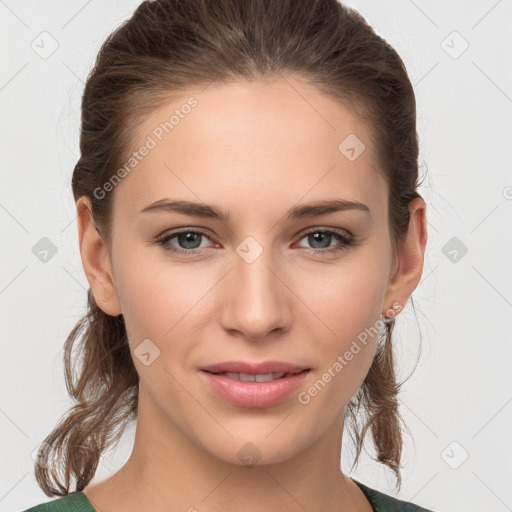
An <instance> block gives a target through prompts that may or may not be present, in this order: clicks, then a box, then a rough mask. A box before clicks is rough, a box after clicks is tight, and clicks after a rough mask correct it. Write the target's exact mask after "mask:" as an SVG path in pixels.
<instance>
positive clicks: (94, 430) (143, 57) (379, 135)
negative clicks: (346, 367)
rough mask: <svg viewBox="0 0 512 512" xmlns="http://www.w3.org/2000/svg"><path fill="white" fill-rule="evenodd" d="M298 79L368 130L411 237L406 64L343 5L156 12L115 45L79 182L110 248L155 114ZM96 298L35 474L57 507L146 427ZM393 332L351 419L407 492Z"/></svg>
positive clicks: (91, 87) (139, 15) (159, 7)
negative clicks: (210, 91) (128, 174)
mask: <svg viewBox="0 0 512 512" xmlns="http://www.w3.org/2000/svg"><path fill="white" fill-rule="evenodd" d="M287 75H288V76H294V77H298V78H302V79H303V80H305V81H306V82H307V83H309V84H310V85H313V86H315V87H316V88H317V89H318V90H320V91H322V92H324V93H326V94H328V95H330V96H331V97H332V98H334V99H336V100H339V101H340V102H342V103H343V104H344V105H345V106H346V107H347V108H350V109H352V110H353V111H354V112H355V114H357V115H359V116H360V118H361V119H362V120H363V121H364V123H365V126H366V127H367V129H368V132H369V137H370V140H369V141H368V142H369V143H371V145H372V148H373V149H374V150H375V154H376V156H377V161H378V169H375V170H376V172H379V173H381V174H382V176H383V177H384V178H385V182H386V184H387V186H388V198H389V199H388V210H389V216H388V226H389V232H390V238H391V240H392V243H393V244H394V246H395V247H396V246H397V244H398V242H399V241H400V240H401V239H402V238H403V237H404V236H405V235H406V233H407V229H408V224H409V210H408V206H409V203H410V202H411V201H412V200H413V199H414V198H416V197H420V195H419V193H418V192H417V187H418V186H419V181H418V162H417V159H418V140H417V134H416V103H415V97H414V91H413V88H412V85H411V83H410V80H409V78H408V75H407V72H406V69H405V66H404V64H403V62H402V60H401V59H400V57H399V55H398V54H397V53H396V51H395V50H394V49H393V48H392V47H391V46H390V45H388V43H387V42H386V41H385V40H384V39H382V38H381V37H379V36H378V35H377V34H376V33H375V31H374V30H373V29H372V28H371V27H370V26H369V25H368V24H367V23H366V21H365V20H364V18H363V17H362V16H361V15H360V14H359V13H358V12H357V11H355V10H353V9H350V8H348V7H346V6H344V5H342V4H341V3H339V2H338V1H336V0H154V1H145V2H142V3H141V5H140V6H139V7H138V8H137V10H136V11H135V13H134V14H133V16H132V17H131V18H130V19H129V20H127V21H125V22H124V23H123V24H122V25H121V26H120V27H119V28H117V29H116V30H115V31H114V32H113V33H112V34H110V35H109V36H108V38H107V39H106V41H105V42H104V43H103V45H102V46H101V49H100V51H99V53H98V56H97V58H96V62H95V65H94V68H93V69H92V71H91V72H90V74H89V76H88V77H87V81H86V84H85V89H84V93H83V97H82V119H81V121H82V122H81V132H80V159H79V160H78V162H77V164H76V166H75V169H74V172H73V177H72V188H73V195H74V198H75V201H77V200H78V199H79V198H80V197H82V196H87V197H88V198H90V200H91V206H92V212H91V213H92V214H93V217H94V220H95V222H96V225H97V226H98V228H99V233H101V234H102V236H103V237H104V239H105V242H106V243H107V244H108V243H109V241H110V240H111V224H112V196H113V193H111V190H112V188H113V187H112V186H111V187H109V188H107V187H106V186H105V184H107V183H109V184H111V185H112V184H114V185H115V181H119V179H120V176H121V177H122V176H123V174H121V173H120V170H122V168H123V166H124V164H125V163H126V162H127V161H128V160H129V158H130V156H131V154H132V152H133V149H134V148H135V147H137V144H138V145H139V146H140V140H139V139H140V137H141V134H140V133H139V132H138V130H137V128H139V127H140V126H141V123H142V122H143V121H144V120H145V118H146V116H147V115H149V114H150V113H151V112H152V111H153V110H154V109H156V108H158V107H160V106H161V105H162V104H163V103H164V102H168V101H169V99H170V98H171V97H173V95H175V94H178V93H183V92H184V91H187V89H188V88H190V87H192V86H200V85H208V84H210V83H212V82H219V83H221V82H227V81H236V80H240V81H243V80H245V81H249V82H254V81H265V80H268V79H274V78H275V79H280V78H284V77H285V76H287ZM191 115H193V114H191ZM114 178H115V181H113V180H114ZM114 190H115V189H114ZM88 293H89V295H88V312H87V314H86V316H84V317H83V318H82V319H81V320H80V322H79V323H78V324H77V325H76V326H75V328H74V329H73V331H72V332H71V333H70V335H69V337H68V339H67V341H66V345H65V357H64V364H65V369H66V385H67V387H68V391H69V393H70V395H71V397H72V398H73V399H74V400H75V401H76V404H75V405H74V406H73V407H72V408H71V409H70V410H69V411H68V413H67V414H66V415H65V417H64V418H63V419H62V421H61V422H60V423H59V424H58V425H57V426H56V427H55V429H54V430H53V432H51V433H50V434H49V435H48V437H47V438H46V439H45V441H46V443H43V445H42V446H41V449H40V452H39V461H38V463H37V464H36V468H35V475H36V479H37V481H38V483H39V485H40V486H41V488H42V489H43V491H44V492H45V493H46V494H47V495H48V496H52V495H65V494H67V493H69V492H70V489H71V486H72V480H75V481H76V489H77V490H81V489H83V488H85V487H86V486H87V484H88V483H89V481H90V480H91V479H92V477H93V476H94V473H95V471H96V468H97V465H98V462H99V459H100V456H101V454H102V453H103V452H104V451H105V450H106V449H107V448H109V447H110V445H112V444H113V443H114V442H115V441H117V440H119V438H120V435H121V434H122V431H123V429H124V428H125V426H126V425H127V423H128V422H129V421H130V420H132V419H135V418H136V414H137V399H138V375H137V372H136V370H135V367H134V365H133V361H132V359H131V354H130V352H129V347H128V342H127V335H126V329H125V324H124V319H123V317H122V315H119V316H118V317H111V316H108V315H107V314H105V313H104V312H103V311H102V310H101V309H100V308H99V307H98V306H97V305H96V303H95V300H94V297H93V295H92V292H91V290H89V292H88ZM388 329H389V331H388V341H387V343H386V345H385V346H384V348H382V349H379V351H378V352H377V354H376V357H375V360H374V362H373V364H372V366H371V368H370V371H369V373H368V375H367V377H366V380H365V382H364V384H363V386H362V387H361V390H360V393H358V394H357V397H356V400H357V401H358V403H359V405H358V404H357V403H356V402H353V403H352V402H351V404H349V412H350V411H352V412H353V413H354V414H355V413H356V412H357V410H358V409H359V407H362V408H363V409H364V410H365V411H366V413H367V414H368V421H367V422H366V423H365V425H364V427H363V428H362V430H361V432H359V430H358V426H357V423H355V425H356V433H355V434H356V439H357V444H358V452H357V456H356V462H357V459H358V457H359V454H360V451H361V447H362V441H363V439H364V436H365V434H366V432H367V431H368V429H370V430H371V432H372V437H373V441H374V444H375V447H376V450H377V458H378V460H379V461H381V462H382V463H383V464H385V465H387V466H388V467H390V468H391V469H392V470H393V471H394V472H395V474H396V476H397V478H398V483H400V474H399V466H400V456H401V449H402V438H401V430H400V420H399V415H398V403H397V395H398V391H399V386H398V385H397V383H396V382H395V374H394V368H393V358H392V344H391V330H392V326H388ZM75 345H76V347H75ZM75 348H76V360H77V361H78V362H79V363H80V364H77V365H76V366H75V364H73V357H72V353H73V350H74V349H75ZM363 412H364V411H363Z"/></svg>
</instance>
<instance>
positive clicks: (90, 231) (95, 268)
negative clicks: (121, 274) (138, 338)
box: [76, 196, 122, 316]
mask: <svg viewBox="0 0 512 512" xmlns="http://www.w3.org/2000/svg"><path fill="white" fill-rule="evenodd" d="M76 209H77V220H78V239H79V248H80V256H81V258H82V265H83V267H84V272H85V275H86V277H87V281H88V282H89V285H90V287H91V289H92V291H93V294H94V298H95V300H96V304H97V305H98V307H99V308H101V309H102V310H103V311H104V312H105V313H107V314H108V315H111V316H117V315H120V314H121V313H122V311H121V305H120V303H119V299H118V296H117V290H116V286H115V281H114V276H113V273H112V270H111V264H110V256H109V254H108V249H107V245H106V243H105V241H104V240H103V238H102V237H101V235H100V233H99V232H98V230H97V228H96V226H95V225H94V219H93V216H92V205H91V200H90V198H89V197H87V196H82V197H80V198H79V199H78V200H77V202H76Z"/></svg>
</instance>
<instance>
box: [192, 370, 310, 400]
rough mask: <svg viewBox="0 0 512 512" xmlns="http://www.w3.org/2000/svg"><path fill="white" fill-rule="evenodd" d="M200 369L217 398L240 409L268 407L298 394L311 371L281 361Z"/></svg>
mask: <svg viewBox="0 0 512 512" xmlns="http://www.w3.org/2000/svg"><path fill="white" fill-rule="evenodd" d="M200 370H201V372H200V373H201V374H202V375H203V377H204V379H205V383H206V384H207V385H208V387H209V389H210V390H211V391H213V392H214V393H215V394H216V395H217V396H218V397H220V398H223V399H224V400H227V401H228V402H230V403H232V404H234V405H238V406H241V407H270V406H272V405H275V404H278V403H279V402H282V401H283V400H284V399H285V398H287V397H288V396H289V395H291V394H292V393H293V392H294V391H297V390H298V389H299V388H300V387H301V386H302V385H303V383H304V380H305V379H306V377H307V375H308V374H309V372H310V370H311V369H310V368H307V367H305V366H301V365H296V364H290V363H285V362H281V361H267V362H263V363H249V362H244V361H226V362H224V363H219V364H216V365H211V366H207V367H204V368H201V369H200Z"/></svg>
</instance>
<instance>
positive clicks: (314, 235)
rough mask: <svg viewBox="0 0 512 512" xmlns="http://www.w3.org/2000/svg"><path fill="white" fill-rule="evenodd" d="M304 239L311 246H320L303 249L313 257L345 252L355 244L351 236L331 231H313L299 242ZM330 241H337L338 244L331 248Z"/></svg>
mask: <svg viewBox="0 0 512 512" xmlns="http://www.w3.org/2000/svg"><path fill="white" fill-rule="evenodd" d="M304 238H307V240H308V243H310V244H312V245H313V246H314V245H317V244H318V245H319V246H320V248H317V247H313V248H309V247H305V249H306V252H309V253H311V254H314V255H318V254H319V255H321V256H323V255H329V254H333V253H337V252H339V251H346V250H347V249H348V248H349V246H351V245H354V244H355V240H354V238H353V237H352V236H348V235H345V234H342V233H340V232H338V231H332V230H320V229H315V230H312V231H308V232H307V233H305V234H304V235H303V236H302V238H301V240H303V239H304ZM332 241H338V243H337V244H336V245H334V246H331V242H332Z"/></svg>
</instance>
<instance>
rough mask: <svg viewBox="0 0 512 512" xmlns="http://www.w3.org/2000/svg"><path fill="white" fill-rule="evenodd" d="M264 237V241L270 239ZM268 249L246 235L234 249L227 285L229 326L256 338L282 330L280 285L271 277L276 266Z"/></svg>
mask: <svg viewBox="0 0 512 512" xmlns="http://www.w3.org/2000/svg"><path fill="white" fill-rule="evenodd" d="M270 239H271V237H266V238H265V240H267V241H268V240H270ZM272 256H273V251H272V249H271V247H264V246H263V244H262V243H260V242H259V241H258V240H257V239H256V238H255V237H253V236H247V237H246V238H245V239H244V240H242V242H241V243H240V244H239V245H238V246H237V247H236V254H235V255H234V263H233V266H234V268H233V271H232V272H231V273H230V274H231V277H230V279H231V282H230V285H231V286H230V290H232V291H230V293H229V296H230V303H229V305H228V306H229V307H228V308H227V309H228V310H229V311H230V313H229V318H228V321H229V324H230V325H229V327H230V328H236V329H238V330H240V331H242V332H244V333H245V334H246V335H247V336H249V337H251V338H260V337H263V336H265V334H267V333H268V332H270V331H272V330H274V329H276V328H278V327H282V324H283V321H284V314H283V313H284V310H285V308H286V304H285V297H284V295H285V294H283V286H284V285H283V283H282V282H281V280H280V279H278V278H277V277H276V275H275V273H276V270H275V268H274V267H279V263H278V262H275V261H274V259H273V257H272Z"/></svg>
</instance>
